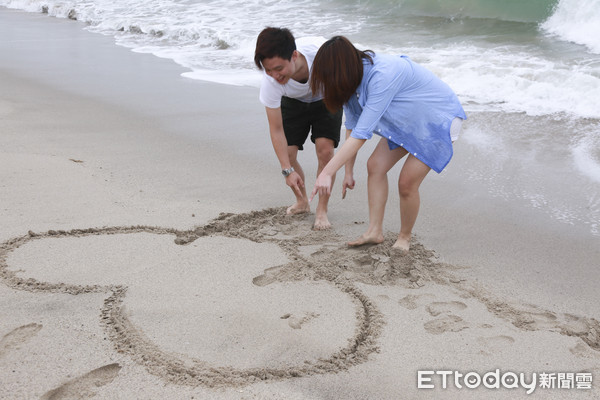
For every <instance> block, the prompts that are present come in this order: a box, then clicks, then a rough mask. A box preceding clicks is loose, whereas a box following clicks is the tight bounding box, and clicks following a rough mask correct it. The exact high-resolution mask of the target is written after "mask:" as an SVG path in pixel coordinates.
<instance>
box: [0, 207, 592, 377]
mask: <svg viewBox="0 0 600 400" xmlns="http://www.w3.org/2000/svg"><path fill="white" fill-rule="evenodd" d="M129 239H136V240H135V241H132V242H131V243H129V242H128V240H129ZM101 240H112V241H113V242H112V245H111V246H112V248H113V249H114V251H113V252H111V254H103V255H99V256H97V257H95V259H96V260H100V261H99V262H98V264H97V265H92V264H93V260H92V259H91V254H93V252H94V242H95V241H101ZM47 241H53V244H54V246H51V248H52V249H53V250H52V251H51V253H52V254H50V253H49V254H48V255H47V257H46V259H47V260H49V261H47V262H48V265H45V266H43V267H44V268H53V267H57V265H56V263H57V262H60V261H59V260H61V255H62V257H66V258H63V260H64V262H67V261H68V258H69V257H73V255H72V254H70V255H65V254H64V253H67V252H66V251H65V249H67V248H68V246H70V245H73V246H74V247H77V246H79V248H80V249H81V254H80V258H79V259H78V260H80V262H81V263H82V264H84V263H87V264H90V265H86V266H85V267H84V266H82V267H81V270H80V271H78V270H77V269H76V268H74V269H71V270H68V271H66V272H65V274H66V276H65V278H64V279H62V281H63V282H59V283H56V282H46V281H44V279H43V268H41V269H39V271H37V272H36V275H35V276H36V277H37V278H36V279H34V278H31V277H21V276H20V272H18V271H15V270H13V269H11V267H10V265H9V264H10V263H9V255H11V256H16V255H19V254H18V253H19V252H18V251H16V250H17V249H19V248H22V247H24V246H36V245H43V244H44V243H45V242H47ZM390 241H391V242H393V237H390V238H387V240H386V243H384V244H383V245H378V246H372V247H369V248H365V249H349V248H347V247H346V246H345V245H343V244H341V243H342V242H343V240H342V238H339V237H337V236H335V233H332V232H324V231H311V230H310V228H309V226H308V224H307V223H306V222H305V221H303V217H302V216H294V217H289V216H286V215H285V209H284V208H281V209H267V210H262V211H256V212H251V213H247V214H221V215H220V216H219V217H218V218H216V219H214V220H212V221H210V222H209V223H207V224H206V225H204V226H200V227H197V228H195V229H192V230H189V231H179V230H175V229H170V228H158V227H149V226H131V227H107V228H100V229H96V228H91V229H75V230H71V231H48V232H46V233H35V232H29V234H27V235H24V236H21V237H17V238H14V239H11V240H8V241H6V242H4V243H2V244H0V280H2V281H3V282H4V283H5V284H6V285H8V286H9V287H12V288H15V289H19V290H27V291H30V292H54V293H68V294H71V295H74V296H78V295H84V294H86V293H106V295H107V297H106V298H105V300H104V304H103V306H102V309H101V310H100V322H101V324H102V326H103V327H104V329H105V331H106V334H107V337H108V338H109V339H110V341H111V343H112V345H113V346H114V348H115V349H116V350H117V352H119V353H122V354H123V355H125V356H128V357H131V359H133V360H134V361H135V362H137V363H138V364H140V365H143V366H144V367H145V368H146V369H147V370H148V371H149V372H150V373H152V374H154V375H157V376H159V377H162V378H163V379H165V380H167V381H169V382H172V383H176V384H185V385H192V386H198V385H203V386H207V387H216V386H240V385H247V384H251V383H253V382H258V381H268V380H282V379H290V378H294V377H301V376H308V375H314V374H326V373H332V372H338V371H342V370H346V369H348V368H351V367H352V366H354V365H357V364H360V363H363V362H366V361H367V360H368V359H369V356H370V355H371V354H372V353H373V352H376V351H377V350H378V348H377V339H378V337H379V334H380V332H381V330H382V326H383V324H384V321H383V317H382V314H381V313H380V312H379V311H378V309H377V307H376V306H375V304H374V302H373V301H371V299H369V298H368V297H367V296H366V295H365V294H364V293H363V292H362V291H361V290H360V289H359V288H358V286H357V285H356V283H357V282H360V283H363V284H368V285H397V286H401V287H403V288H405V289H414V290H416V291H417V292H414V293H418V291H419V290H420V288H422V287H426V285H428V284H429V283H435V284H441V285H447V286H451V287H452V288H453V289H455V290H456V291H457V292H459V293H461V295H462V296H464V298H472V299H476V300H478V301H480V302H481V303H483V304H484V305H485V306H486V307H487V308H488V310H489V311H490V312H491V313H492V314H494V315H495V316H497V317H499V318H502V319H504V320H506V321H509V322H511V323H512V324H513V325H514V326H516V327H517V328H520V329H523V330H548V331H551V332H557V333H560V334H563V335H570V336H577V337H580V338H581V339H582V340H583V341H584V342H585V343H586V344H587V345H588V346H589V347H591V348H592V349H596V350H600V335H599V332H600V324H598V321H596V320H594V319H587V318H584V317H577V316H573V315H566V314H565V315H559V314H555V313H551V312H549V311H546V310H541V309H539V308H536V307H535V306H514V305H508V304H506V303H502V302H499V301H496V300H492V299H491V298H490V297H489V296H487V295H485V294H484V293H483V292H482V291H480V290H478V289H476V288H475V287H474V286H473V285H472V284H471V283H469V282H464V280H461V279H458V278H457V277H456V276H455V275H453V271H452V268H451V266H448V265H446V264H443V263H439V262H437V261H435V259H434V255H433V253H432V252H431V251H428V250H426V249H425V248H424V247H423V246H422V245H420V244H418V243H415V245H414V246H413V248H412V250H411V253H410V254H395V253H390V251H391V250H390V249H389V242H390ZM61 246H64V247H61ZM136 246H137V247H136ZM140 246H141V247H140ZM109 247H110V246H109ZM42 248H44V249H46V251H48V252H50V250H48V249H49V247H48V246H46V247H43V246H42ZM98 248H99V249H105V248H107V246H106V243H103V244H102V245H101V246H98ZM265 252H268V254H269V255H270V257H269V258H270V261H269V262H267V261H265V258H264V256H263V255H264V253H265ZM140 253H144V256H145V257H144V258H143V260H146V261H147V260H148V259H149V258H152V259H153V260H155V261H154V263H153V264H152V265H145V264H144V263H143V262H135V259H136V254H137V255H139V254H140ZM274 254H275V256H274ZM149 255H152V257H148V256H149ZM86 257H87V258H86ZM211 257H220V262H219V265H223V260H226V261H227V263H226V264H227V265H229V266H231V268H230V269H228V270H215V268H214V267H213V265H212V264H211V262H210V260H211ZM11 259H13V258H11ZM181 260H187V261H186V262H185V263H183V262H182V261H181ZM190 260H191V261H190ZM146 261H145V262H146ZM85 268H104V271H105V273H104V274H103V275H102V276H103V277H102V279H100V281H97V282H87V281H86V279H88V278H87V276H86V275H87V274H86V273H85ZM32 270H35V268H32ZM28 272H30V271H29V269H28ZM94 276H98V275H97V274H96V275H94ZM144 280H145V283H148V282H150V281H152V280H155V281H157V282H158V284H156V285H154V286H152V285H141V284H140V283H142V282H143V281H144ZM142 286H143V287H148V286H150V287H152V288H154V289H156V288H158V289H156V291H148V290H146V291H144V289H140V287H142ZM219 296H228V298H227V300H228V301H219ZM273 298H276V299H278V302H277V303H276V302H273V300H272V299H273ZM232 299H234V301H232ZM332 299H333V300H332ZM434 299H435V296H433V295H431V294H426V293H424V294H411V295H408V296H406V297H405V298H403V299H401V300H400V301H399V304H400V305H402V306H403V307H406V308H407V309H410V310H414V309H417V308H420V307H424V308H425V310H426V311H427V312H428V313H429V315H430V316H431V317H433V318H434V319H432V320H429V321H425V322H424V324H423V328H424V332H426V333H427V334H432V335H439V334H443V333H451V332H460V331H462V330H464V329H467V328H469V327H470V326H471V325H470V324H469V322H468V321H465V320H464V319H463V318H461V317H460V316H459V315H457V314H461V312H463V311H464V310H465V309H466V308H467V305H466V304H465V303H464V302H462V301H452V302H439V301H434ZM221 300H222V299H221ZM327 301H335V302H336V304H335V307H328V304H327ZM180 302H185V303H186V304H185V307H181V309H183V310H190V309H195V308H194V305H195V304H197V305H198V307H197V309H198V310H199V312H198V315H186V314H183V313H182V312H181V311H179V310H178V309H177V305H178V304H179V303H180ZM207 303H209V306H208V307H207ZM224 303H231V304H232V306H231V307H229V308H227V307H225V305H224ZM207 309H208V310H209V311H208V312H207V311H206V310H207ZM200 310H204V311H200ZM151 313H154V314H152V315H149V316H148V317H147V318H148V319H150V320H153V321H156V320H159V321H160V323H159V324H153V327H152V328H149V326H146V325H145V323H144V322H145V315H146V314H151ZM245 319H253V324H247V323H245V322H244V321H245ZM257 321H260V323H259V324H257V323H256V322H257ZM250 326H259V327H260V328H259V329H258V330H254V331H251V330H250V329H249V327H250ZM33 328H35V329H33ZM33 328H29V329H27V330H21V331H23V332H25V333H27V332H30V333H29V334H34V333H35V332H37V331H39V329H41V326H33ZM190 330H194V333H198V332H197V331H200V333H201V334H200V335H197V334H196V335H195V337H200V338H202V337H210V338H212V339H211V341H209V342H201V343H186V340H187V339H186V331H190ZM21 331H18V332H16V333H15V334H12V335H8V338H6V337H5V341H6V342H7V343H10V342H11V341H14V337H16V336H17V334H18V333H19V332H21ZM31 332H34V333H31ZM202 333H205V334H202ZM319 335H331V336H330V338H329V339H331V340H324V341H322V342H327V343H334V344H335V346H334V347H327V346H325V345H322V346H320V347H319V340H315V337H317V338H318V337H319ZM21 336H23V334H21ZM507 340H508V341H510V342H514V339H512V338H510V337H487V338H481V340H480V343H479V344H480V345H481V346H483V347H486V348H487V347H493V346H494V344H495V343H496V342H499V341H502V342H504V341H507ZM6 346H8V347H7V348H9V347H10V346H9V345H6ZM6 346H5V347H6ZM182 349H184V350H182ZM228 352H236V355H237V357H233V358H232V359H236V360H238V365H236V364H235V363H234V362H232V361H228V358H227V355H228ZM290 352H291V353H293V356H292V357H289V355H290ZM240 354H241V355H242V357H239V356H240ZM284 355H287V356H284ZM240 359H244V360H247V362H245V363H244V364H243V365H239V360H240ZM290 359H291V360H295V361H294V362H293V363H290V362H289V360H290ZM118 369H119V367H118V366H115V367H114V368H111V369H110V372H111V373H110V376H109V377H108V378H106V377H105V378H106V379H104V378H103V379H104V380H103V382H104V381H106V382H108V381H110V380H112V379H113V378H114V376H115V374H117V373H118ZM98 374H99V373H94V374H92V375H90V376H89V377H87V378H89V379H92V378H93V379H97V378H98V377H97V375H98ZM104 375H106V374H104ZM104 375H102V376H104ZM109 378H110V379H109ZM89 379H88V380H89Z"/></svg>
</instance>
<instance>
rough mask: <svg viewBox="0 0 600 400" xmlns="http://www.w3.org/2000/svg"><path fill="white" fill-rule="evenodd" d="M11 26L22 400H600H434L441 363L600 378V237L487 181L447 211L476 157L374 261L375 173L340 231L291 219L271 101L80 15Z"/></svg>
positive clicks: (6, 165)
mask: <svg viewBox="0 0 600 400" xmlns="http://www.w3.org/2000/svg"><path fill="white" fill-rule="evenodd" d="M0 31H1V32H2V35H0V37H2V38H3V39H0V51H2V54H3V58H2V61H1V62H0V87H1V88H2V91H1V94H0V122H1V126H2V128H1V132H0V187H1V191H0V226H1V227H2V229H1V230H0V283H1V284H0V299H1V300H0V383H1V384H0V398H2V399H30V398H31V399H37V398H43V399H75V398H91V397H94V398H99V399H137V398H139V399H155V398H165V399H186V398H187V399H190V398H196V399H198V398H200V399H431V398H444V399H446V398H450V399H453V398H461V399H462V398H465V399H471V398H472V399H479V398H494V399H496V398H497V399H515V398H530V397H533V398H543V399H566V398H598V397H599V395H598V390H597V388H596V387H597V383H596V382H594V388H593V389H592V390H576V389H570V390H569V389H553V390H549V389H537V390H536V391H535V392H534V393H533V394H532V395H531V396H528V395H526V394H525V389H523V388H518V389H510V390H508V389H503V390H492V389H486V388H483V387H480V388H478V389H465V388H463V389H457V388H455V387H454V386H453V385H450V387H449V388H448V389H446V390H443V389H441V388H439V383H440V382H436V383H437V384H438V388H436V389H429V390H427V389H420V390H419V389H417V371H418V370H453V371H454V370H456V371H461V372H463V373H466V372H470V371H475V372H479V373H481V374H484V373H485V372H488V371H494V370H496V369H500V370H501V371H502V372H508V371H512V372H517V373H521V372H522V373H526V374H528V375H531V374H532V373H534V372H536V373H542V372H548V373H552V372H554V373H559V372H566V373H581V372H590V373H592V374H593V377H594V378H595V379H597V377H598V376H600V324H599V323H598V318H600V313H599V311H598V307H597V304H598V301H599V300H600V295H598V292H597V290H595V287H596V285H595V282H597V281H598V278H599V277H600V273H599V270H598V268H595V267H597V264H598V259H600V257H599V254H598V251H599V250H598V247H594V244H597V242H598V241H597V239H595V238H589V237H587V236H585V235H582V234H579V233H577V232H570V233H564V232H562V231H561V230H560V226H557V225H554V224H553V223H550V222H547V221H544V220H541V219H540V218H538V217H537V216H535V215H527V214H526V213H523V211H522V210H520V209H518V207H515V208H510V207H511V205H502V204H500V205H498V204H495V203H494V200H493V199H488V198H485V197H483V199H484V200H486V201H481V200H482V197H479V198H478V197H477V196H484V195H483V194H481V193H480V192H478V189H477V188H464V187H461V191H465V192H469V193H471V194H472V196H471V197H472V200H471V201H472V203H467V200H466V199H463V203H460V202H447V201H445V202H444V201H440V202H436V200H435V199H436V198H437V197H440V198H441V197H444V194H445V193H447V191H449V190H450V188H451V187H453V186H456V185H465V183H464V182H463V181H462V180H461V179H460V175H459V174H457V173H456V172H454V171H457V170H458V169H459V168H460V165H461V162H463V163H464V162H465V161H464V158H465V156H464V153H462V155H461V149H460V148H458V149H457V155H456V159H455V160H454V161H453V163H454V164H453V167H452V169H450V170H449V171H448V172H447V173H445V174H442V175H441V176H439V177H438V176H436V177H433V178H431V182H432V183H431V184H430V185H429V186H426V187H425V188H424V192H425V193H424V196H423V197H424V211H423V214H422V218H421V220H420V221H419V225H418V227H417V234H418V235H419V236H418V237H417V239H419V240H415V241H414V243H413V249H412V250H411V253H410V254H409V255H402V254H397V253H394V252H391V250H390V245H391V243H392V242H393V233H389V234H388V237H387V238H386V242H385V243H383V244H381V245H378V246H372V247H365V248H359V249H351V248H348V247H347V246H346V245H345V244H344V243H345V241H347V240H349V239H352V238H354V237H355V236H357V235H359V234H360V233H361V232H362V230H363V229H364V227H365V223H366V221H367V215H366V212H367V210H366V204H365V199H366V194H365V192H364V186H365V183H366V181H365V179H364V174H362V175H361V174H359V176H358V179H357V180H358V181H359V187H358V188H357V189H356V190H355V191H354V192H352V193H350V195H349V196H348V198H347V199H346V200H344V202H342V201H341V200H339V199H336V200H334V201H332V204H331V213H330V219H331V220H332V222H333V223H334V229H333V230H332V231H327V232H315V231H312V230H311V229H310V227H311V223H312V220H313V219H314V215H307V216H295V217H287V216H285V215H284V210H285V206H286V205H287V202H288V201H289V200H290V197H291V195H290V194H289V193H288V192H287V191H286V189H285V187H284V186H283V184H282V182H281V177H280V176H279V172H278V166H277V164H276V160H275V157H274V156H273V155H272V154H271V153H272V150H271V148H270V143H269V141H268V135H267V134H266V123H265V122H266V121H265V118H264V116H263V111H262V109H261V107H260V106H259V104H258V100H257V99H256V90H255V89H251V88H232V87H221V86H218V85H211V84H205V83H198V82H193V81H188V80H185V79H182V78H180V77H179V76H178V74H179V73H180V72H181V71H180V69H179V68H178V67H176V66H174V65H172V64H170V63H169V62H167V61H166V60H159V59H155V58H153V57H152V56H148V55H140V54H134V53H130V52H129V51H128V50H126V49H121V48H117V47H115V46H114V45H112V43H111V39H109V38H105V37H101V36H97V35H93V34H89V33H86V32H83V31H81V26H78V24H77V23H73V22H69V21H59V20H55V19H51V18H47V17H44V16H35V15H26V14H22V13H16V12H11V11H7V10H0ZM42 33H43V34H42ZM73 49H78V51H79V52H75V53H74V52H73ZM36 59H37V61H38V62H37V63H36V62H33V61H35V60H36ZM41 60H44V63H43V65H42V64H40V63H39V62H40V61H41ZM114 82H117V84H116V85H115V84H114ZM125 83H126V84H125ZM232 110H236V111H235V113H234V112H232ZM232 115H233V116H235V118H232ZM309 148H310V147H309ZM462 151H465V149H464V148H463V150H462ZM365 152H367V153H368V151H366V150H365ZM306 157H307V160H312V159H311V158H310V155H308V154H307V155H306ZM461 157H462V161H461ZM364 158H365V156H364V155H363V156H361V157H359V160H358V162H357V169H358V165H360V163H361V162H363V163H364ZM309 163H310V161H307V164H309ZM267 171H273V173H270V172H267ZM307 171H309V172H310V173H312V174H314V168H312V169H311V167H310V166H307ZM309 184H310V183H309ZM361 187H362V188H361ZM427 199H429V200H427ZM396 204H397V199H396V198H394V197H393V195H391V196H390V201H389V207H388V209H389V212H388V215H389V218H388V220H389V222H387V223H388V226H387V228H388V229H389V230H390V232H392V231H394V230H395V229H396V224H397V221H398V217H397V214H398V212H397V211H396V210H395V208H396ZM474 204H476V205H477V206H474ZM506 210H509V212H508V213H507V212H506ZM523 214H525V216H524V215H523ZM507 215H508V216H507ZM519 221H520V224H519ZM449 236H450V237H451V238H452V241H450V240H449V239H448V237H449ZM431 249H435V250H436V252H435V253H434V251H433V250H431ZM540 271H541V273H540ZM567 272H570V273H569V274H567Z"/></svg>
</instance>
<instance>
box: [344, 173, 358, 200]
mask: <svg viewBox="0 0 600 400" xmlns="http://www.w3.org/2000/svg"><path fill="white" fill-rule="evenodd" d="M355 184H356V181H355V180H354V176H353V175H352V174H348V173H346V174H345V175H344V182H343V183H342V200H343V199H345V198H346V189H350V190H352V189H354V185H355Z"/></svg>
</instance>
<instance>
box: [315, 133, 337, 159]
mask: <svg viewBox="0 0 600 400" xmlns="http://www.w3.org/2000/svg"><path fill="white" fill-rule="evenodd" d="M315 149H316V152H317V158H318V159H319V162H325V163H328V162H329V161H330V160H331V159H332V158H333V154H334V153H335V150H334V147H333V140H331V139H326V138H318V139H317V140H316V141H315Z"/></svg>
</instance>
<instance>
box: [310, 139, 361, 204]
mask: <svg viewBox="0 0 600 400" xmlns="http://www.w3.org/2000/svg"><path fill="white" fill-rule="evenodd" d="M365 141H366V140H365V139H355V138H353V137H348V139H347V140H346V141H345V142H344V144H343V145H342V147H341V148H340V150H339V151H338V152H337V153H335V155H334V156H333V158H332V159H331V160H330V161H329V162H328V163H327V165H326V166H325V168H323V171H321V173H320V174H319V176H318V177H317V180H316V182H315V187H314V189H313V191H312V193H311V194H310V200H309V201H312V199H313V197H315V195H316V194H317V193H319V195H320V196H323V195H330V194H331V180H332V179H331V178H332V176H333V175H334V174H335V173H336V172H337V171H338V169H340V168H342V166H343V165H344V164H346V163H347V162H348V161H351V160H352V163H354V159H355V158H356V153H358V150H359V149H360V148H361V147H362V145H363V144H364V143H365Z"/></svg>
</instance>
